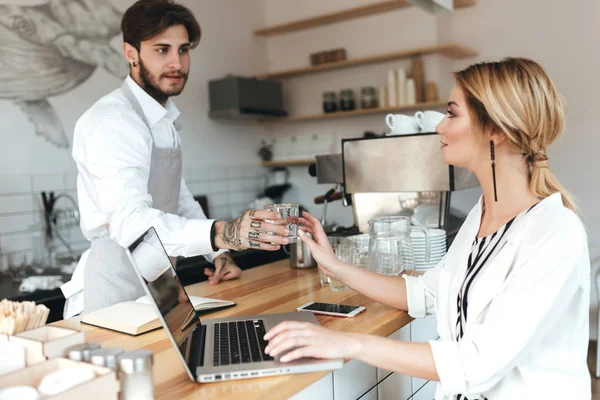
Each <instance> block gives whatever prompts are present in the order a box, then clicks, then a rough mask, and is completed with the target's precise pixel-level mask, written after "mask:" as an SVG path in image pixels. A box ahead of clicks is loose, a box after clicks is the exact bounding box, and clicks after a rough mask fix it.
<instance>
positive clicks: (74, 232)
mask: <svg viewBox="0 0 600 400" xmlns="http://www.w3.org/2000/svg"><path fill="white" fill-rule="evenodd" d="M69 240H70V241H71V242H73V243H76V242H86V243H89V242H88V240H87V239H86V238H85V237H84V236H83V232H81V228H79V227H78V226H75V227H73V228H71V229H69Z"/></svg>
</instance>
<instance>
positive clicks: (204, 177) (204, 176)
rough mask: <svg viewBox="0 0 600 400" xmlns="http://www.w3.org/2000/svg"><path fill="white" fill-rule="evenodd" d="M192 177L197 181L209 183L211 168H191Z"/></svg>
mask: <svg viewBox="0 0 600 400" xmlns="http://www.w3.org/2000/svg"><path fill="white" fill-rule="evenodd" d="M190 176H191V177H192V178H191V179H193V180H195V181H208V180H210V175H209V167H208V166H206V167H195V168H190Z"/></svg>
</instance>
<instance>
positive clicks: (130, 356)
mask: <svg viewBox="0 0 600 400" xmlns="http://www.w3.org/2000/svg"><path fill="white" fill-rule="evenodd" d="M152 364H153V357H152V352H151V351H150V350H143V349H141V350H134V351H128V352H126V353H122V354H121V355H119V357H118V370H119V380H120V381H121V397H120V398H121V399H122V400H152V399H153V398H154V382H153V379H152Z"/></svg>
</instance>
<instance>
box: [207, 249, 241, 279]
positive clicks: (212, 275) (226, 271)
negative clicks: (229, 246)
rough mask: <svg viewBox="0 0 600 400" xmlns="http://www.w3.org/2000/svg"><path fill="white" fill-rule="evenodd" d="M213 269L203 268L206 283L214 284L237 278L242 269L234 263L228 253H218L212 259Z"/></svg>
mask: <svg viewBox="0 0 600 400" xmlns="http://www.w3.org/2000/svg"><path fill="white" fill-rule="evenodd" d="M213 263H214V264H215V269H214V270H213V269H212V268H204V274H205V275H206V276H208V283H209V284H210V285H216V284H217V283H219V282H220V281H222V280H223V281H229V280H232V279H236V278H239V277H240V275H241V274H242V270H241V269H240V267H238V266H237V265H236V264H235V261H233V259H232V258H231V256H230V255H229V253H223V254H220V255H219V256H218V257H217V258H215V259H214V261H213Z"/></svg>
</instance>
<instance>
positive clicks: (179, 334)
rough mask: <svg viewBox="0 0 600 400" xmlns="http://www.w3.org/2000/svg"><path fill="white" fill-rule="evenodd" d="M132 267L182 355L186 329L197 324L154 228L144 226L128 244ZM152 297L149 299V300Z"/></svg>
mask: <svg viewBox="0 0 600 400" xmlns="http://www.w3.org/2000/svg"><path fill="white" fill-rule="evenodd" d="M129 253H130V257H131V261H132V263H133V265H134V268H135V269H136V270H137V272H138V275H139V276H140V277H141V278H142V279H141V280H142V282H143V283H144V285H145V286H146V289H147V290H146V293H148V294H149V295H150V297H151V299H150V302H151V303H154V304H155V305H156V308H157V309H158V312H159V313H160V316H161V317H162V320H163V325H165V324H166V326H165V328H167V327H168V329H169V332H170V333H171V337H172V339H173V341H174V342H175V344H176V345H177V348H179V350H180V351H181V352H182V354H183V355H185V354H187V351H186V350H187V349H186V347H187V342H188V337H189V335H190V333H191V332H192V331H193V330H194V328H195V327H196V326H197V325H198V323H199V320H198V318H197V316H196V311H195V310H194V307H193V305H192V302H191V301H190V298H189V297H188V295H187V293H186V292H185V289H184V288H183V286H182V285H181V283H180V282H179V278H178V277H177V274H176V273H175V269H174V268H173V266H172V265H171V260H170V259H169V257H168V255H167V253H166V251H165V249H164V247H163V245H162V243H161V241H160V239H159V238H158V234H157V233H156V230H154V228H150V229H148V231H146V233H144V234H143V235H142V236H140V238H139V239H138V240H136V241H135V242H134V243H133V244H131V245H130V246H129ZM152 300H153V301H152Z"/></svg>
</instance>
